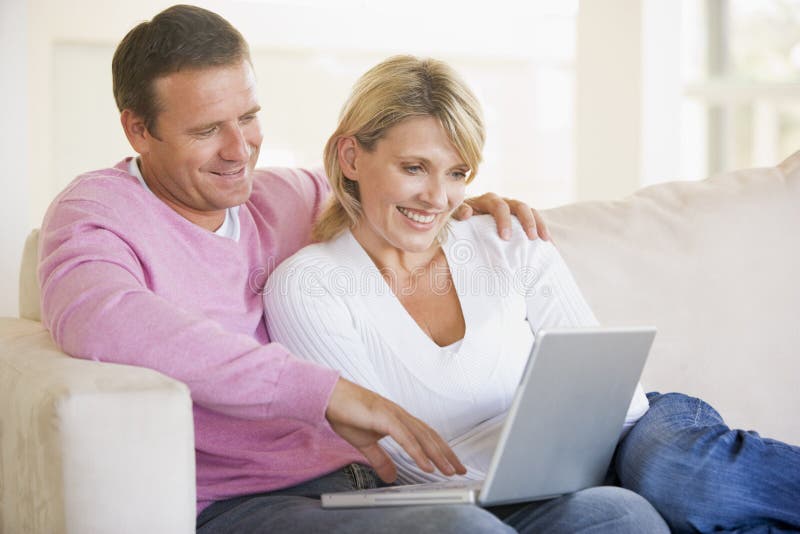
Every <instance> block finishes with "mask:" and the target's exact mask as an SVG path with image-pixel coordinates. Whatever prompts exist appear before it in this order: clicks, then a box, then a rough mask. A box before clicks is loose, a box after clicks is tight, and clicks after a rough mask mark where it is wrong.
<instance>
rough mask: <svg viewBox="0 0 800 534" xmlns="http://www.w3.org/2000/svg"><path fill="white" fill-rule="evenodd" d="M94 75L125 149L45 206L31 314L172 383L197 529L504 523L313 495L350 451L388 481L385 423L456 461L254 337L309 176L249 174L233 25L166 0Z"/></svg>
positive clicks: (333, 478)
mask: <svg viewBox="0 0 800 534" xmlns="http://www.w3.org/2000/svg"><path fill="white" fill-rule="evenodd" d="M112 70H113V78H114V96H115V98H116V101H117V105H118V107H119V110H120V113H121V114H120V120H121V123H122V127H123V129H124V131H125V134H126V136H127V138H128V140H129V142H130V143H131V146H132V147H133V148H134V150H135V151H136V152H137V153H138V154H139V157H138V158H129V159H126V160H124V161H122V162H120V163H118V164H117V165H116V166H115V167H113V168H111V169H105V170H100V171H95V172H90V173H87V174H84V175H82V176H80V177H78V178H77V179H76V180H75V181H74V182H72V184H70V185H69V186H68V187H67V189H66V190H65V191H63V192H62V193H61V194H60V195H59V196H58V198H56V200H55V201H54V202H53V204H52V205H51V207H50V209H49V210H48V213H47V215H46V217H45V221H44V224H43V228H42V244H41V262H40V268H39V277H40V281H41V284H42V314H43V321H44V324H45V325H46V327H47V328H48V329H49V330H50V332H51V334H52V336H53V338H54V339H55V340H56V342H57V343H58V344H59V346H60V347H62V348H63V349H64V350H65V351H66V352H67V353H69V354H71V355H73V356H75V357H80V358H87V359H95V360H103V361H110V362H116V363H125V364H132V365H139V366H145V367H150V368H153V369H156V370H158V371H160V372H162V373H164V374H166V375H169V376H171V377H173V378H176V379H178V380H180V381H182V382H184V383H186V384H187V385H188V386H189V389H190V391H191V395H192V400H193V403H194V406H193V409H194V418H195V447H196V453H197V496H198V513H199V517H198V528H199V529H200V530H201V531H204V532H212V531H213V532H228V531H241V532H254V531H256V530H258V529H264V530H274V531H283V530H287V529H292V530H300V531H315V530H320V531H331V530H334V529H335V528H342V529H345V530H352V531H359V530H362V531H363V530H368V529H375V530H381V531H392V530H393V529H394V530H398V531H400V530H403V531H405V530H408V529H410V528H414V529H416V530H424V529H429V530H430V531H437V532H445V531H452V532H470V531H487V530H509V527H508V526H507V525H505V524H504V523H502V522H501V521H499V520H498V519H497V517H496V516H495V515H492V514H490V513H489V512H486V511H484V510H481V509H478V508H475V507H442V508H413V507H412V508H400V509H391V510H360V511H359V510H342V511H336V512H328V511H322V510H321V509H320V508H319V502H318V501H317V500H316V499H315V498H314V497H315V496H318V495H319V494H320V493H321V492H323V491H330V490H333V489H352V488H353V487H361V486H364V485H368V484H374V483H375V481H374V478H373V477H372V473H371V472H370V470H369V469H368V468H366V467H363V466H359V465H358V463H359V462H361V463H364V461H365V460H366V462H368V463H369V464H370V465H371V466H372V468H373V469H374V470H375V472H376V473H377V474H378V475H379V476H380V478H382V479H383V480H384V481H387V482H390V481H392V480H394V478H395V476H396V471H395V467H394V465H393V464H392V462H391V460H390V459H389V458H388V456H387V455H386V453H385V452H384V451H383V449H381V447H380V445H379V444H378V440H379V439H380V438H382V437H383V436H386V435H390V436H392V437H393V438H394V439H395V440H396V441H397V442H398V443H399V444H400V445H401V446H403V448H404V449H405V450H406V451H407V452H408V453H409V454H410V455H411V457H412V458H413V459H414V460H415V461H416V462H417V463H418V464H419V465H420V467H422V468H423V469H426V470H429V471H432V470H433V469H439V470H440V471H441V472H443V473H445V474H455V473H462V472H463V471H464V468H463V466H462V465H461V463H460V462H459V460H458V458H456V456H455V455H454V454H453V452H452V451H451V450H450V448H449V447H448V445H447V444H446V443H445V442H444V441H443V440H442V438H441V437H439V436H438V435H437V434H436V432H434V431H433V430H432V429H431V428H429V427H428V426H427V425H426V424H425V423H423V422H422V421H420V420H418V419H416V418H414V417H413V416H412V415H410V414H408V413H407V412H405V411H404V410H403V409H402V408H400V407H399V406H397V405H395V404H393V403H391V402H389V401H388V400H386V399H384V398H382V397H380V396H378V395H376V394H374V393H372V392H371V391H368V390H366V389H363V388H361V387H359V386H357V385H355V384H353V383H351V382H348V381H346V380H343V379H341V378H339V376H338V374H337V373H336V372H334V371H332V370H330V369H327V368H323V367H320V366H317V365H315V364H312V363H309V362H306V361H303V360H301V359H299V358H296V357H295V356H293V355H292V354H290V353H289V352H288V351H287V350H286V349H285V348H284V347H282V346H281V345H279V344H276V343H270V341H269V339H268V335H267V331H266V328H265V324H264V320H263V305H262V300H261V295H260V286H261V285H263V280H264V274H265V272H268V271H269V270H271V268H273V267H274V266H276V265H277V264H278V263H280V261H282V260H283V259H285V258H286V257H287V256H289V255H291V254H292V253H294V252H295V251H297V250H298V249H299V248H300V247H302V246H304V245H306V244H308V242H309V236H310V232H311V226H312V223H313V221H314V218H315V217H316V215H317V213H318V212H319V209H320V206H321V204H322V203H323V202H324V200H325V198H326V196H327V194H328V189H327V183H326V181H325V179H324V177H321V176H318V175H315V174H313V173H308V172H305V171H300V170H288V169H283V170H258V171H256V170H254V166H255V163H256V161H257V158H258V152H259V147H260V145H261V141H262V135H261V130H260V126H259V122H258V118H257V113H258V111H259V109H260V108H259V103H258V99H257V94H256V84H255V79H254V76H253V70H252V67H251V64H250V56H249V51H248V47H247V44H246V43H245V41H244V40H243V38H242V36H241V35H240V34H239V33H238V32H237V31H236V30H235V29H234V28H233V27H232V26H231V25H230V24H229V23H228V22H227V21H225V20H224V19H222V18H221V17H219V16H218V15H216V14H214V13H211V12H208V11H206V10H203V9H200V8H195V7H191V6H174V7H172V8H170V9H167V10H165V11H164V12H162V13H160V14H159V15H157V16H156V17H155V18H154V19H153V20H152V21H150V22H146V23H142V24H140V25H138V26H137V27H135V28H134V29H133V30H131V31H130V32H129V33H128V35H127V36H126V37H125V38H124V39H123V41H122V42H121V43H120V45H119V47H118V48H117V51H116V53H115V55H114V60H113V65H112ZM472 207H473V208H474V209H477V210H481V211H484V210H490V211H492V212H493V213H494V214H495V217H496V218H497V220H498V228H499V229H500V232H501V234H502V233H503V232H504V231H505V230H506V229H508V228H509V227H510V220H509V211H510V210H509V208H510V209H511V210H513V211H514V212H515V213H516V215H517V216H518V217H519V218H520V220H521V221H522V223H523V226H525V227H526V228H527V230H528V232H529V235H530V236H531V237H534V236H535V234H536V232H537V229H538V231H539V232H540V233H541V234H542V235H543V236H546V231H545V230H544V227H543V226H542V225H541V222H539V221H537V220H536V218H537V217H536V215H535V212H532V211H531V210H530V208H528V207H527V206H526V205H524V204H522V203H519V202H514V201H509V202H508V204H506V203H505V202H502V201H500V200H499V199H498V198H497V197H496V196H494V195H487V196H484V197H482V198H479V199H475V200H474V201H473V202H472ZM470 209H472V208H466V209H465V210H464V211H465V212H469V211H470ZM465 215H466V213H465ZM342 438H344V439H342ZM365 481H367V482H366V483H365ZM620 491H623V490H620ZM631 495H633V494H631ZM633 497H635V496H633ZM633 497H631V496H630V495H626V496H624V497H623V498H621V499H616V500H613V499H611V500H609V499H607V498H606V496H605V494H604V493H603V491H602V490H600V491H599V492H598V493H597V495H596V499H595V500H589V501H581V500H577V499H573V500H570V499H568V498H565V499H562V500H561V501H562V502H561V504H560V505H559V506H557V507H550V508H549V509H547V508H545V507H542V508H541V509H540V510H539V511H538V512H537V513H536V514H527V515H526V516H524V517H520V518H517V520H518V524H517V526H519V527H520V528H522V527H523V526H525V527H526V528H527V527H530V526H536V525H541V524H543V523H542V522H545V521H546V522H547V525H548V526H550V527H552V529H553V530H558V529H559V528H562V529H565V530H572V531H574V530H576V529H579V528H582V526H587V527H588V526H591V525H593V524H596V523H602V522H605V523H606V525H607V526H608V528H610V529H615V530H618V531H626V529H628V530H636V529H634V528H633V526H634V525H638V526H639V527H641V523H637V522H636V520H637V518H638V517H639V515H637V514H638V510H640V509H644V510H645V513H644V515H645V516H647V514H649V513H650V510H652V508H647V507H648V506H649V505H647V503H646V502H644V501H643V500H641V502H639V501H637V500H636V499H635V498H633ZM598 503H603V504H605V503H608V504H609V506H602V507H598V505H597V504H598ZM612 505H613V506H612ZM644 505H646V506H644ZM597 508H602V510H601V511H599V512H598V510H597ZM652 513H653V514H654V513H655V512H652ZM656 517H657V515H656ZM565 518H566V519H569V521H567V520H566V519H565ZM523 520H524V522H525V524H524V525H523V524H522V523H521V521H523ZM508 522H509V523H512V524H514V523H513V521H511V520H509V521H508ZM645 530H647V528H645Z"/></svg>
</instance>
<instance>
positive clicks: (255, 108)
mask: <svg viewBox="0 0 800 534" xmlns="http://www.w3.org/2000/svg"><path fill="white" fill-rule="evenodd" d="M259 111H261V106H260V105H259V104H256V105H255V106H253V107H252V108H250V109H249V110H247V111H246V112H244V113H243V114H242V117H247V116H248V115H255V114H256V113H258V112H259ZM240 118H241V117H240Z"/></svg>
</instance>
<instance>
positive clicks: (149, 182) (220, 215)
mask: <svg viewBox="0 0 800 534" xmlns="http://www.w3.org/2000/svg"><path fill="white" fill-rule="evenodd" d="M134 161H135V164H136V168H137V169H138V170H139V176H141V177H142V180H143V181H144V183H145V186H146V187H147V189H149V190H150V192H151V193H153V194H154V195H155V196H156V198H158V199H159V200H161V201H162V202H163V203H164V204H166V205H167V206H169V207H170V208H172V210H173V211H175V212H176V213H177V214H178V215H180V216H181V217H183V218H184V219H186V220H187V221H189V222H190V223H192V224H196V225H197V226H200V227H201V228H205V229H206V230H209V231H210V232H216V231H217V230H218V229H219V228H220V227H221V226H222V224H223V223H224V222H225V216H226V214H227V210H224V209H223V210H216V211H199V210H193V209H191V208H189V207H187V206H185V205H183V204H181V203H179V202H177V201H175V200H174V199H173V196H172V195H170V193H169V191H167V190H166V189H165V188H164V187H163V186H162V185H161V184H160V183H159V182H158V181H156V180H153V179H152V178H148V174H149V173H148V172H147V171H146V169H144V167H143V165H142V161H141V159H140V158H135V159H134Z"/></svg>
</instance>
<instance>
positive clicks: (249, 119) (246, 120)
mask: <svg viewBox="0 0 800 534" xmlns="http://www.w3.org/2000/svg"><path fill="white" fill-rule="evenodd" d="M255 118H256V116H255V114H253V115H245V116H244V117H242V118H241V119H239V122H241V123H243V124H248V123H250V122H253V120H254V119H255Z"/></svg>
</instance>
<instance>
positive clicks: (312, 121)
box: [0, 0, 680, 314]
mask: <svg viewBox="0 0 800 534" xmlns="http://www.w3.org/2000/svg"><path fill="white" fill-rule="evenodd" d="M171 3H172V2H170V1H164V0H139V1H137V2H124V3H123V2H108V1H106V0H73V1H70V2H63V1H60V0H27V1H26V0H3V4H2V6H3V18H2V21H3V25H4V26H3V30H4V31H3V33H2V36H3V37H2V38H3V40H4V41H3V43H2V44H3V46H2V52H1V53H2V54H3V56H2V67H3V72H4V74H5V73H17V75H11V76H3V102H4V106H7V107H8V108H9V112H8V113H6V116H8V117H12V118H14V119H13V120H12V121H11V122H10V123H13V124H17V125H19V127H17V128H14V130H13V132H12V131H10V130H9V129H5V130H4V132H3V136H4V139H5V137H9V140H8V141H4V142H3V143H2V146H3V150H4V154H8V157H6V158H4V160H5V161H8V162H13V163H12V165H16V167H15V169H16V170H14V172H7V173H4V174H3V175H2V176H0V180H2V182H3V190H5V191H9V192H10V194H11V195H12V196H13V198H15V199H16V201H15V202H14V206H13V207H9V209H8V210H5V212H4V213H5V215H4V216H5V217H8V218H10V220H13V221H15V224H13V225H12V224H7V225H5V229H6V231H4V233H3V236H4V237H3V242H2V248H0V255H1V256H2V257H1V258H0V262H2V273H3V274H4V276H3V282H2V283H3V294H2V302H0V313H2V314H13V313H15V312H16V300H17V296H16V280H17V270H18V264H19V252H20V248H21V244H22V240H23V239H24V236H25V235H26V234H27V233H28V232H29V231H30V229H31V228H34V227H37V226H39V225H40V224H41V220H42V217H43V215H44V212H45V210H46V208H47V206H48V205H49V203H50V201H51V200H52V198H53V197H54V196H55V195H56V194H57V193H58V191H60V190H61V189H62V188H63V187H64V186H65V185H66V184H67V183H68V182H69V181H70V180H71V179H72V178H73V177H74V176H76V175H77V174H78V173H80V172H83V171H86V170H90V169H94V168H101V167H107V166H109V165H111V164H113V163H115V162H116V161H117V160H119V159H121V158H122V157H124V156H126V155H129V154H130V153H131V151H130V148H129V147H128V144H127V142H126V140H125V138H124V136H123V134H122V132H121V129H120V127H119V124H118V114H117V111H116V108H115V105H114V102H113V97H112V95H111V74H110V61H111V55H112V54H113V50H114V48H115V46H116V44H117V43H118V42H119V40H120V39H121V38H122V36H124V35H125V33H126V32H127V31H128V30H129V29H130V28H131V27H133V26H134V25H135V24H136V23H137V22H139V21H141V20H145V19H149V18H151V17H152V16H153V15H154V14H155V13H157V12H158V11H160V10H162V9H163V8H165V7H167V6H168V5H170V4H171ZM197 3H198V4H199V5H202V6H204V7H207V8H209V9H212V10H215V11H217V12H219V13H220V14H222V15H223V16H225V17H226V18H228V19H229V20H231V22H232V23H233V24H234V25H235V26H236V27H238V28H239V29H240V30H241V31H242V33H243V34H244V35H245V37H246V38H247V39H248V41H249V42H250V43H251V47H252V50H253V56H254V63H255V66H256V71H257V75H258V77H259V86H260V92H261V95H260V97H261V101H262V106H263V108H264V111H263V114H262V122H263V124H264V129H265V142H264V147H263V150H262V154H263V157H262V161H261V162H260V163H261V164H287V165H314V164H317V163H319V161H320V157H319V153H320V150H321V148H322V145H323V142H324V140H325V138H326V137H327V134H328V132H330V131H331V130H332V128H333V125H334V122H335V119H336V115H337V113H338V110H339V107H340V105H341V103H342V101H343V100H344V97H345V95H346V94H347V92H348V90H349V87H350V85H351V84H352V82H353V81H354V80H355V78H356V77H357V75H358V74H360V73H361V72H363V71H364V70H366V68H368V67H369V66H371V65H372V64H374V63H375V62H377V61H378V60H380V59H382V58H384V57H386V56H387V55H390V54H394V53H400V52H410V53H416V54H420V55H433V56H436V57H441V58H443V59H446V60H448V61H450V62H451V63H452V64H453V65H454V66H455V67H456V68H457V69H458V70H459V71H460V72H461V73H462V75H463V76H464V77H465V78H466V79H467V81H468V82H469V83H470V85H471V86H472V87H473V89H474V90H475V91H476V93H477V94H478V96H479V98H480V99H481V101H482V103H483V105H484V110H485V115H486V120H487V126H488V133H489V135H488V139H487V145H486V149H485V165H484V166H483V168H482V170H481V173H480V176H479V179H478V180H476V182H475V184H474V185H473V186H471V187H472V191H473V192H475V193H480V192H482V191H486V190H494V191H498V192H500V193H503V194H505V195H508V196H515V197H518V198H523V199H525V200H527V201H529V202H530V203H532V204H533V205H535V206H537V207H542V208H544V207H549V206H553V205H558V204H561V203H565V202H569V201H572V200H575V199H579V200H586V199H599V198H615V197H619V196H622V195H625V194H628V193H630V192H631V191H633V190H635V189H636V188H637V187H638V186H639V185H640V184H641V183H642V182H643V180H644V182H645V183H647V182H650V181H656V180H660V179H665V178H669V177H671V176H673V175H675V173H673V171H672V169H671V167H670V162H671V161H674V160H671V159H670V156H671V151H672V147H671V146H670V145H669V143H668V141H669V139H670V137H669V134H668V133H667V130H666V129H664V128H662V126H663V125H664V124H665V123H668V122H669V120H671V119H673V118H674V117H675V114H673V113H672V112H671V111H670V109H669V108H668V107H664V106H663V102H665V101H670V99H672V98H673V97H675V98H678V97H677V96H675V94H674V93H675V91H679V87H675V88H673V87H672V86H671V85H668V84H665V83H661V82H660V81H657V82H656V83H653V82H652V81H651V80H652V79H654V78H652V76H654V75H658V74H659V73H661V74H662V79H664V78H667V77H668V75H671V74H670V73H672V71H673V70H674V65H673V59H672V58H671V56H670V54H672V53H673V52H672V51H671V50H672V49H671V48H670V47H668V46H667V47H666V48H665V47H663V46H662V47H661V48H659V47H658V46H655V45H652V46H651V45H649V44H648V43H651V44H652V43H654V42H657V41H658V40H659V39H662V38H663V37H664V36H665V35H666V36H668V35H670V32H671V31H672V30H673V29H674V26H675V24H676V22H675V21H676V20H677V19H676V17H675V16H674V14H675V13H679V9H678V11H676V10H675V9H676V8H673V7H671V6H675V5H678V4H680V2H674V1H673V0H603V1H602V2H600V1H596V0H592V1H590V0H586V1H583V2H582V3H581V4H580V10H579V11H578V35H577V37H576V33H575V32H576V25H575V13H576V10H577V0H571V1H566V2H565V1H557V0H540V1H524V2H523V1H515V0H495V1H494V2H492V4H491V7H489V6H487V4H486V2H485V1H480V2H479V1H473V0H462V1H452V2H450V1H448V2H429V1H424V0H406V1H405V2H404V3H403V4H402V9H399V8H398V4H397V3H396V2H395V1H391V0H339V1H338V2H335V4H336V7H332V6H331V4H332V3H333V2H328V1H326V0H295V1H292V0H260V1H257V0H236V1H221V0H217V1H201V2H197ZM423 11H424V12H425V15H426V16H425V17H419V13H420V12H423ZM6 13H8V15H6ZM659 24H661V26H659ZM6 26H7V27H8V31H6ZM648 36H650V37H649V38H648ZM6 42H8V44H6ZM576 47H577V48H576ZM576 50H577V52H576ZM678 51H679V48H678V47H674V54H678ZM576 54H577V64H576V61H575V58H576ZM648 58H656V59H657V63H653V62H648ZM665 67H666V68H665ZM26 70H27V72H26ZM576 71H577V77H578V81H579V83H578V84H577V86H576ZM678 81H679V80H678V79H677V78H676V79H675V84H677V83H678ZM673 89H674V90H673ZM576 105H577V115H576V111H575V106H576ZM666 127H667V128H674V125H669V124H666ZM26 130H27V133H26ZM576 130H577V131H576ZM675 139H677V137H675ZM576 147H577V153H576V152H575V150H576ZM576 154H577V155H576ZM6 168H7V169H9V167H6ZM12 177H16V178H18V179H14V178H12ZM643 177H644V178H643Z"/></svg>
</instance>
